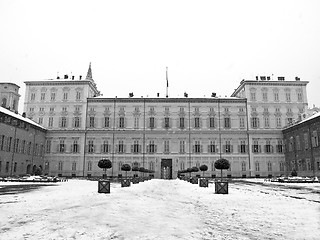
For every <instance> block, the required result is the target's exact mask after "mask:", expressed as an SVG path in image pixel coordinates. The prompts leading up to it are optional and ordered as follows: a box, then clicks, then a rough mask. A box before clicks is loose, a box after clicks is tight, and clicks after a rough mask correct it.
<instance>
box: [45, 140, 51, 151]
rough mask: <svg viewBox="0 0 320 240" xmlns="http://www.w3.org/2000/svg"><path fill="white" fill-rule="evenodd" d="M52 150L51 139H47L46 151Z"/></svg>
mask: <svg viewBox="0 0 320 240" xmlns="http://www.w3.org/2000/svg"><path fill="white" fill-rule="evenodd" d="M50 152H51V140H50V139H47V142H46V153H50Z"/></svg>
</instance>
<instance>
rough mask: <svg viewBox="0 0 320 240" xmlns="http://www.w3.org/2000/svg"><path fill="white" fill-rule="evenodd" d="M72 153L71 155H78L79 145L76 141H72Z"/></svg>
mask: <svg viewBox="0 0 320 240" xmlns="http://www.w3.org/2000/svg"><path fill="white" fill-rule="evenodd" d="M72 152H73V153H78V152H79V144H78V140H74V141H73V144H72Z"/></svg>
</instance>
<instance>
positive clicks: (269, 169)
mask: <svg viewBox="0 0 320 240" xmlns="http://www.w3.org/2000/svg"><path fill="white" fill-rule="evenodd" d="M268 172H272V163H271V162H268Z"/></svg>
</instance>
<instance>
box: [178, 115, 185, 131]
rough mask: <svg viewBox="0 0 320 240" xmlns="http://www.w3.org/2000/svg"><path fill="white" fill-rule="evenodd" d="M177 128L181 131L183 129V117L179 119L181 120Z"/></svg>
mask: <svg viewBox="0 0 320 240" xmlns="http://www.w3.org/2000/svg"><path fill="white" fill-rule="evenodd" d="M179 127H180V128H181V129H183V128H184V117H181V118H180V121H179Z"/></svg>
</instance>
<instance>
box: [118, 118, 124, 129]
mask: <svg viewBox="0 0 320 240" xmlns="http://www.w3.org/2000/svg"><path fill="white" fill-rule="evenodd" d="M119 128H124V117H120V118H119Z"/></svg>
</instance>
